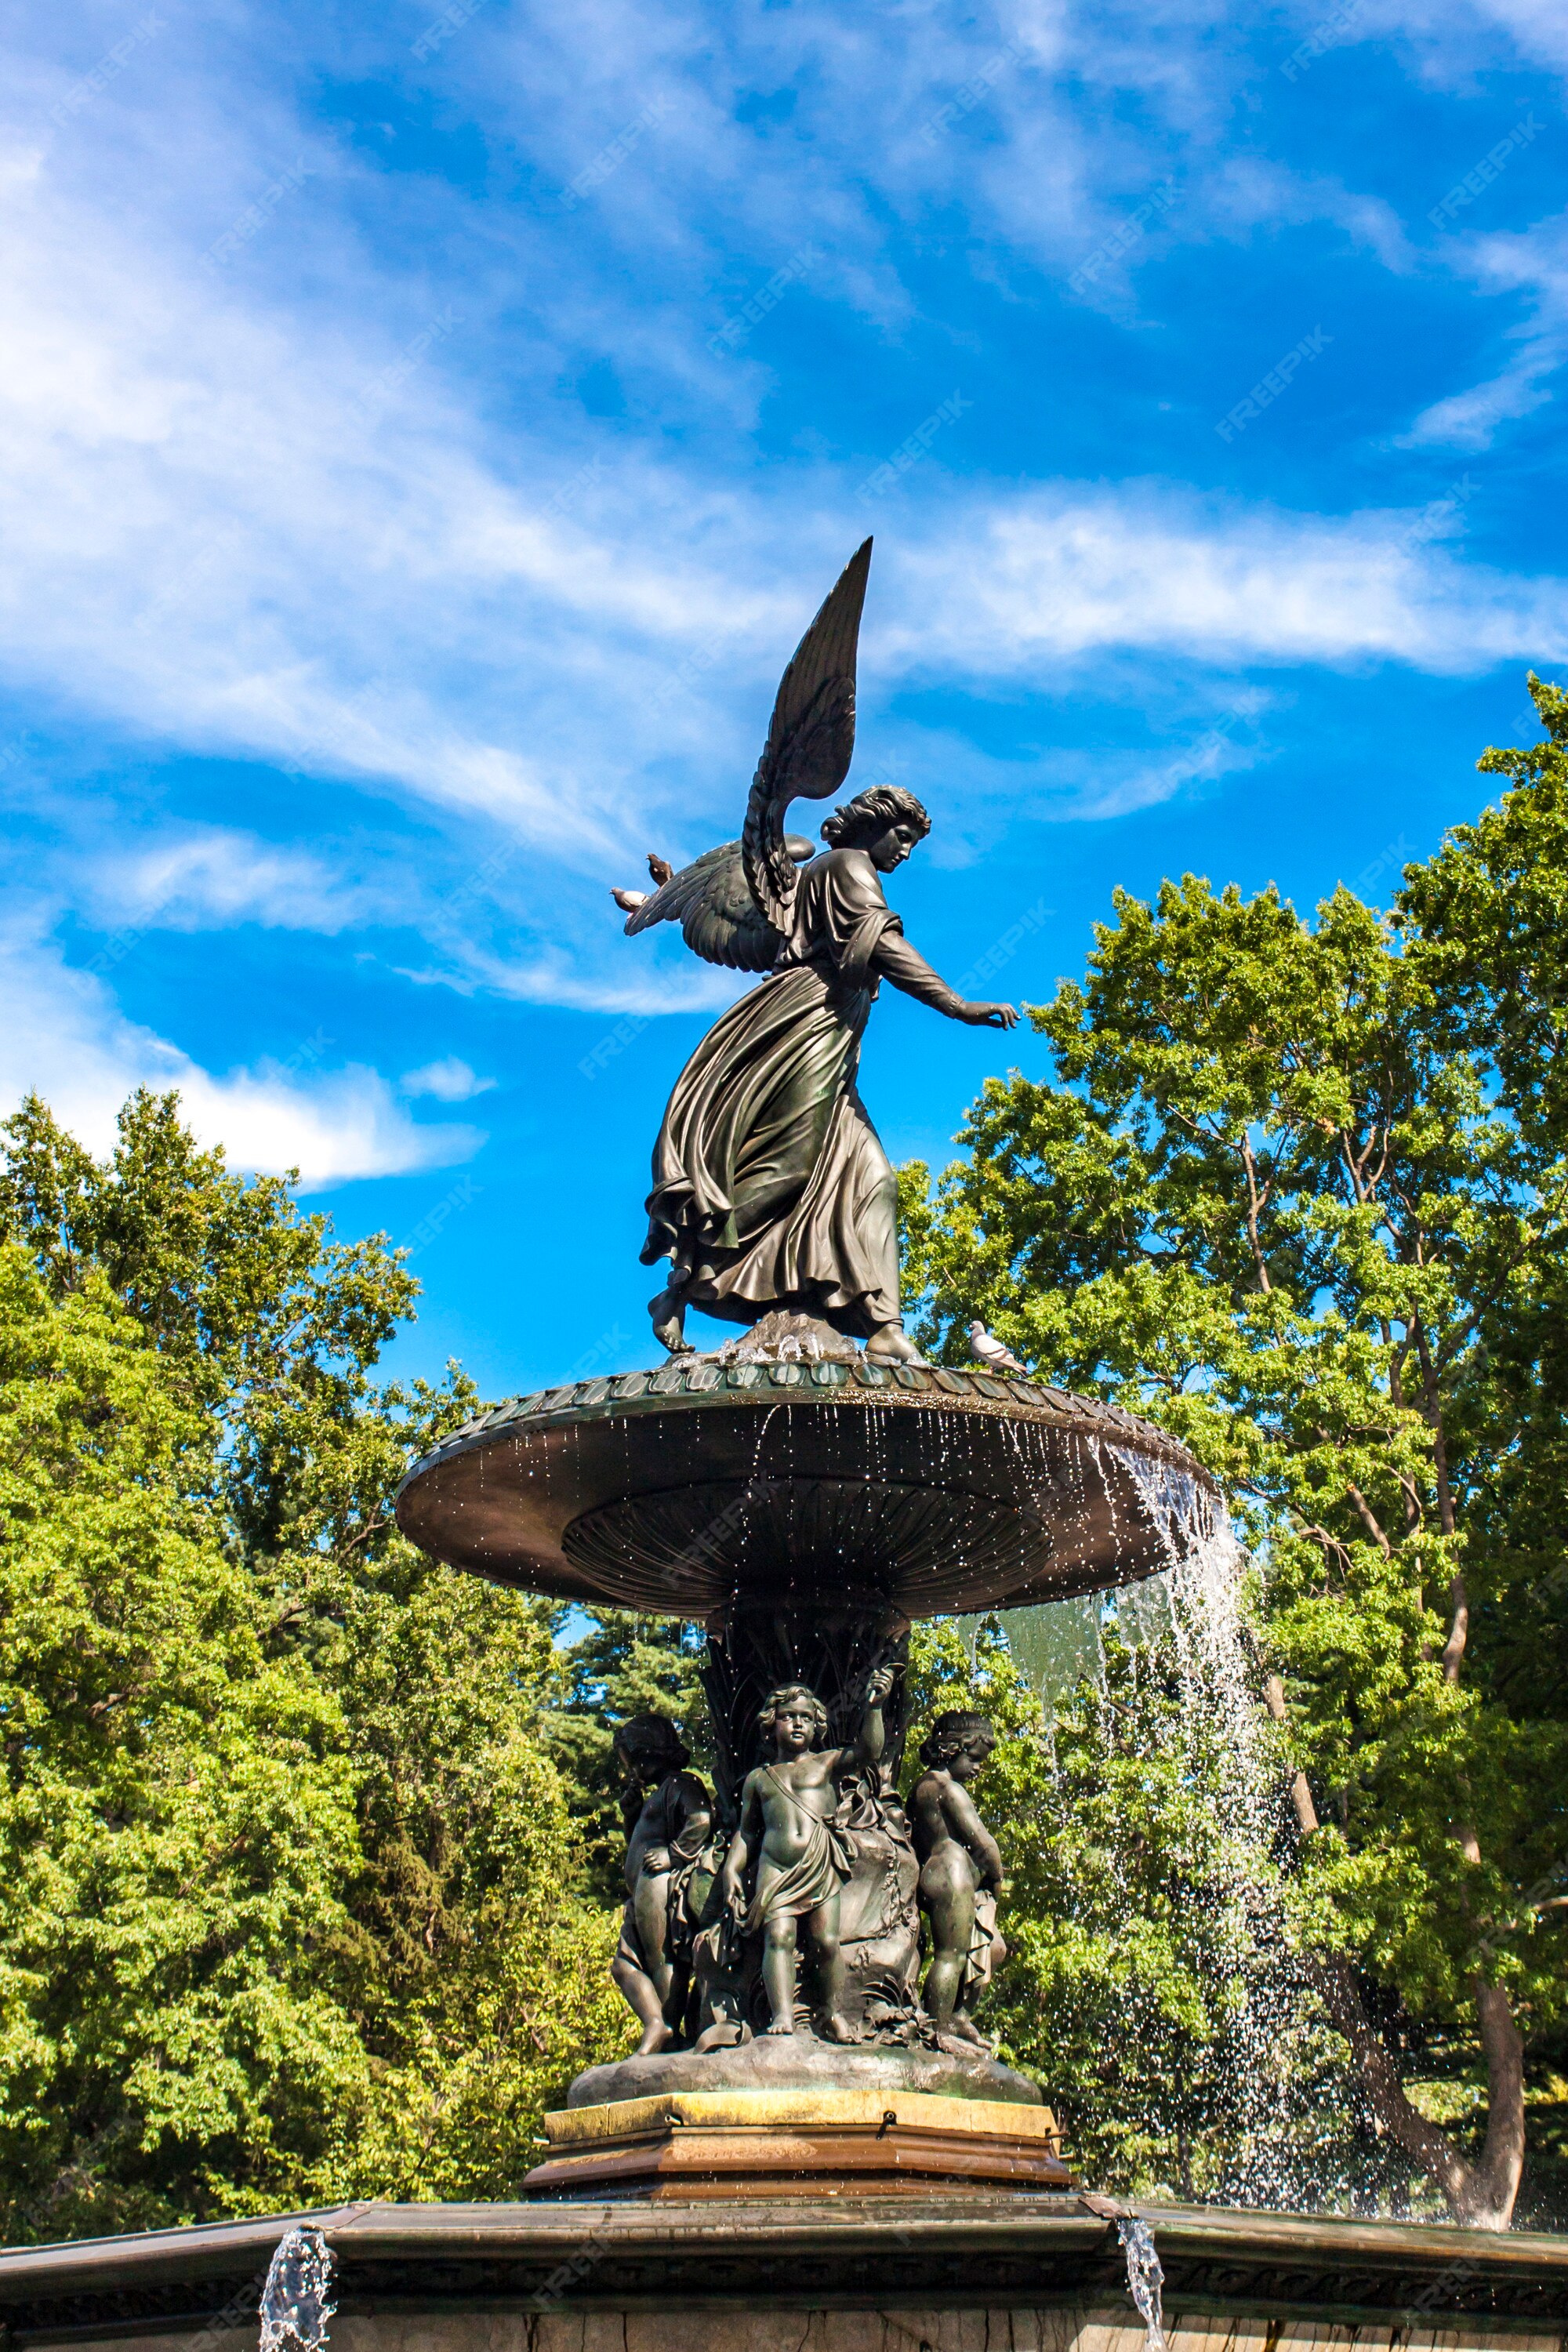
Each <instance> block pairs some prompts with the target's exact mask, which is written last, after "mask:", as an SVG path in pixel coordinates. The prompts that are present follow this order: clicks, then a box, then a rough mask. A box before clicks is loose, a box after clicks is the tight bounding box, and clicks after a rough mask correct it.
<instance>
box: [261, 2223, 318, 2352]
mask: <svg viewBox="0 0 1568 2352" xmlns="http://www.w3.org/2000/svg"><path fill="white" fill-rule="evenodd" d="M332 2267H333V2265H332V2250H331V2247H330V2246H329V2245H328V2243H327V2242H326V2240H325V2238H323V2237H322V2235H321V2231H320V2230H290V2231H289V2232H288V2234H287V2236H286V2237H283V2238H280V2239H279V2242H278V2245H277V2249H276V2251H275V2252H274V2253H273V2256H272V2261H271V2263H270V2265H269V2266H268V2273H267V2284H266V2285H265V2286H264V2287H263V2288H262V2290H261V2341H260V2345H259V2347H258V2352H321V2346H322V2345H323V2344H325V2342H326V2340H327V2322H328V2320H329V2319H331V2315H332V2314H333V2312H334V2311H335V2310H336V2309H337V2305H336V2304H335V2303H333V2301H332V2299H331V2294H332Z"/></svg>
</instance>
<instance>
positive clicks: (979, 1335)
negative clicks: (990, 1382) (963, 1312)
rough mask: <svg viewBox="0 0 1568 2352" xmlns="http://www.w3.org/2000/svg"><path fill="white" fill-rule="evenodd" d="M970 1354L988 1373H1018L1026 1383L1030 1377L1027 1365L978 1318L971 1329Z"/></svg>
mask: <svg viewBox="0 0 1568 2352" xmlns="http://www.w3.org/2000/svg"><path fill="white" fill-rule="evenodd" d="M969 1352H970V1354H971V1355H972V1356H973V1359H974V1360H975V1362H976V1363H977V1364H984V1367H985V1369H986V1370H987V1371H988V1372H1016V1373H1017V1374H1018V1376H1019V1377H1020V1379H1022V1380H1027V1379H1028V1377H1029V1368H1028V1366H1027V1364H1021V1363H1020V1362H1019V1361H1018V1359H1017V1357H1016V1355H1015V1354H1014V1353H1013V1350H1012V1349H1011V1348H1009V1347H1007V1346H1006V1345H1005V1343H1004V1342H1003V1341H1002V1340H1000V1339H997V1338H996V1336H995V1334H994V1332H991V1331H988V1330H987V1329H986V1328H985V1326H984V1323H982V1321H981V1320H980V1318H979V1317H978V1316H976V1317H975V1318H974V1320H973V1323H972V1324H971V1325H970V1327H969Z"/></svg>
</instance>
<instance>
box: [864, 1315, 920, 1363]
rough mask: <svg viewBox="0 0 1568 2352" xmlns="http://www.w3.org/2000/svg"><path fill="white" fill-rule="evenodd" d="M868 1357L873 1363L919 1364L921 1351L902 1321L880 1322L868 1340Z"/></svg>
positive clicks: (869, 1361)
mask: <svg viewBox="0 0 1568 2352" xmlns="http://www.w3.org/2000/svg"><path fill="white" fill-rule="evenodd" d="M866 1358H867V1361H868V1363H873V1364H918V1363H920V1362H921V1351H920V1349H918V1348H917V1347H916V1345H915V1343H914V1341H913V1340H912V1339H910V1335H909V1333H908V1332H907V1331H906V1330H905V1328H904V1327H903V1325H902V1324H901V1323H882V1324H879V1326H878V1328H877V1329H876V1330H875V1331H873V1332H872V1334H871V1336H870V1338H869V1339H868V1340H867V1342H866Z"/></svg>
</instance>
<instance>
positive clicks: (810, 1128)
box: [642, 849, 961, 1339]
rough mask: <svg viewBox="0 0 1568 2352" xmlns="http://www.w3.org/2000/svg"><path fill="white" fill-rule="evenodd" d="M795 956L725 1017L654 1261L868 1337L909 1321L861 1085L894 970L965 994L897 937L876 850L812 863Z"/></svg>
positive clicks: (663, 1146) (797, 909) (667, 1164)
mask: <svg viewBox="0 0 1568 2352" xmlns="http://www.w3.org/2000/svg"><path fill="white" fill-rule="evenodd" d="M793 914H794V921H793V927H792V929H791V931H790V934H789V937H788V939H787V940H786V941H785V944H784V951H783V953H782V954H781V955H780V957H779V960H778V962H777V963H776V964H775V966H774V968H773V971H772V973H771V974H770V975H769V977H768V978H767V979H766V980H764V981H763V982H762V983H761V985H760V986H759V987H757V988H754V989H752V991H751V992H750V993H749V994H748V995H745V996H742V998H741V999H740V1001H739V1003H735V1004H733V1005H731V1008H730V1010H729V1011H728V1012H727V1013H724V1014H723V1015H722V1016H721V1018H720V1019H719V1020H718V1021H716V1022H715V1023H714V1024H713V1027H712V1028H711V1029H710V1031H709V1033H708V1034H707V1036H706V1037H705V1038H704V1039H703V1040H702V1043H701V1044H700V1045H699V1046H698V1048H697V1051H696V1052H695V1053H694V1054H693V1055H692V1056H691V1059H690V1060H689V1062H688V1064H687V1065H686V1067H685V1069H684V1070H683V1071H682V1072H681V1074H680V1076H679V1078H678V1080H677V1081H676V1086H675V1091H674V1093H673V1094H672V1095H671V1096H670V1098H669V1107H668V1110H667V1111H666V1112H665V1115H664V1124H663V1126H662V1127H661V1128H660V1129H659V1136H658V1143H657V1144H656V1145H655V1147H654V1155H653V1190H652V1192H650V1193H649V1194H648V1200H647V1213H648V1234H647V1243H646V1244H645V1245H644V1248H643V1252H642V1256H643V1262H644V1264H645V1265H651V1264H652V1263H653V1261H654V1260H655V1259H656V1258H658V1257H663V1256H666V1255H672V1256H673V1257H674V1259H675V1262H676V1266H677V1269H678V1271H681V1272H686V1271H689V1276H690V1279H689V1286H687V1287H686V1288H685V1289H684V1291H683V1292H682V1294H681V1295H682V1296H683V1297H685V1298H686V1299H687V1300H688V1301H689V1304H690V1305H691V1306H693V1307H699V1308H700V1309H701V1310H702V1312H703V1313H705V1314H708V1315H712V1316H716V1317H718V1318H721V1320H723V1321H727V1322H731V1323H753V1322H755V1321H757V1320H758V1318H760V1317H761V1316H763V1315H764V1314H766V1313H767V1312H768V1310H769V1309H770V1308H771V1307H789V1308H792V1309H794V1310H795V1311H796V1312H798V1313H803V1314H811V1315H818V1316H821V1317H822V1318H824V1320H825V1321H826V1322H828V1323H830V1324H832V1325H833V1326H834V1327H835V1328H837V1329H838V1330H840V1331H844V1332H847V1333H849V1334H850V1335H852V1336H854V1337H857V1338H861V1339H864V1338H868V1336H869V1335H870V1334H871V1332H873V1331H874V1330H876V1329H877V1328H879V1326H881V1325H883V1324H887V1323H893V1322H896V1321H897V1320H898V1317H899V1238H898V1181H897V1179H896V1178H895V1176H894V1174H893V1171H892V1168H891V1167H890V1165H889V1160H888V1156H887V1154H886V1152H885V1151H884V1150H882V1147H881V1144H880V1143H879V1140H878V1139H877V1130H876V1129H875V1128H874V1127H873V1126H872V1124H871V1122H870V1120H869V1118H868V1117H867V1115H866V1109H865V1106H864V1105H863V1104H862V1102H861V1100H860V1097H859V1094H858V1091H857V1088H856V1076H857V1072H858V1067H859V1060H860V1039H861V1035H862V1034H863V1032H864V1030H865V1027H866V1022H867V1018H868V1014H869V1013H870V1009H871V1003H872V1000H873V999H874V997H875V996H876V994H877V991H878V988H879V985H880V982H881V980H882V978H883V977H887V978H889V979H890V980H892V981H893V982H895V983H896V985H898V986H900V987H901V988H906V989H908V990H909V992H910V993H911V994H913V995H918V996H921V997H922V998H924V999H925V1001H926V1002H927V1003H931V1004H934V1005H936V1006H937V1007H938V1009H939V1010H941V1011H943V1012H951V1011H952V1010H954V1009H955V1008H956V1007H958V1006H959V1004H960V1003H961V1000H960V999H959V998H957V997H956V996H955V995H954V994H953V992H952V990H951V989H949V988H948V987H947V986H946V985H945V983H944V982H942V981H940V980H939V979H938V978H937V975H936V974H935V973H934V972H933V971H931V967H930V966H929V965H928V964H926V963H925V962H924V961H923V959H922V958H921V957H920V956H918V955H917V954H916V953H915V951H914V950H913V949H912V948H910V946H909V945H908V944H907V942H906V941H905V940H904V939H903V937H902V932H903V925H902V924H901V923H900V919H899V918H898V916H897V915H895V914H894V913H893V912H892V910H891V908H889V905H888V902H887V900H886V898H884V897H883V895H882V878H881V876H880V874H879V872H878V870H877V868H876V866H874V865H873V864H872V863H871V860H870V858H869V856H868V855H867V853H866V852H865V851H864V850H863V849H835V850H831V851H829V852H828V853H827V855H826V856H822V857H817V858H814V859H813V861H812V862H811V864H810V865H809V866H805V867H804V868H803V869H802V872H801V875H800V878H799V881H798V882H797V884H796V886H795V903H794V909H793Z"/></svg>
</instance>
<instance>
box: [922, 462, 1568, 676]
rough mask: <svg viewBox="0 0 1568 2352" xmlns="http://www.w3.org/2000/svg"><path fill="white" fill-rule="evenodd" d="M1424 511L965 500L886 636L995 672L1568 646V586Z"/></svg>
mask: <svg viewBox="0 0 1568 2352" xmlns="http://www.w3.org/2000/svg"><path fill="white" fill-rule="evenodd" d="M1411 523H1412V518H1411V516H1410V515H1409V514H1404V515H1398V514H1395V515H1390V514H1387V513H1372V514H1364V515H1351V516H1347V517H1345V518H1343V519H1339V518H1330V517H1326V516H1321V515H1302V514H1290V513H1289V512H1285V511H1281V510H1279V509H1259V508H1258V507H1247V506H1242V505H1240V504H1239V503H1237V502H1234V501H1230V500H1219V499H1197V498H1194V497H1193V496H1191V495H1190V494H1187V493H1184V492H1182V491H1179V490H1173V489H1171V488H1167V487H1165V486H1162V485H1149V486H1139V485H1135V484H1130V485H1125V486H1123V487H1121V488H1117V489H1114V490H1106V491H1092V490H1086V489H1084V488H1080V487H1079V486H1077V485H1071V486H1066V487H1063V488H1055V487H1050V486H1042V487H1041V488H1038V489H1037V490H1033V491H1029V492H1026V493H1024V494H1022V495H1016V496H1013V497H1009V498H1005V499H998V498H994V497H993V498H991V499H987V500H985V501H984V502H982V501H980V500H978V499H974V500H972V499H969V498H964V499H958V500H955V501H954V502H953V506H952V508H950V509H948V510H947V511H946V512H944V513H943V514H942V517H941V518H940V520H938V521H937V522H936V523H935V525H934V527H931V526H930V525H928V528H927V530H926V532H925V533H924V535H923V538H922V541H921V543H919V544H915V545H906V546H905V547H904V548H902V549H900V551H899V552H898V553H897V554H896V555H895V557H894V558H893V559H892V562H891V564H890V566H889V569H890V570H892V572H894V575H895V578H894V587H893V594H892V598H891V602H892V604H893V605H894V613H893V615H892V616H891V617H889V619H888V620H887V621H886V622H885V623H884V624H883V625H882V627H881V629H880V631H879V635H880V636H881V638H882V640H883V642H884V645H885V647H886V650H887V652H888V654H889V656H891V658H892V660H893V662H894V664H895V666H896V667H897V668H898V669H900V670H906V669H914V668H922V667H923V668H925V669H926V670H928V671H940V672H945V673H947V674H948V675H950V676H951V675H952V674H954V673H959V672H966V673H968V674H970V675H971V676H973V677H987V676H989V677H994V678H1006V677H1014V678H1016V677H1026V676H1028V675H1029V674H1030V673H1031V672H1033V674H1035V675H1036V676H1038V675H1039V674H1040V670H1041V667H1042V665H1045V664H1052V663H1058V662H1072V663H1078V662H1080V661H1081V660H1082V659H1083V658H1084V657H1085V656H1088V655H1090V654H1093V653H1095V652H1097V651H1100V650H1105V651H1110V650H1111V649H1118V650H1142V651H1154V652H1160V653H1165V654H1181V655H1185V656H1188V657H1189V658H1192V659H1195V660H1199V661H1205V662H1211V663H1215V664H1231V663H1246V662H1270V663H1272V662H1290V663H1295V662H1326V663H1344V662H1355V661H1364V660H1368V659H1374V660H1393V661H1399V662H1405V663H1408V664H1410V665H1411V666H1412V667H1415V668H1418V669H1426V670H1433V671H1439V672H1441V671H1459V672H1463V671H1466V670H1477V669H1481V668H1485V667H1490V666H1491V665H1492V664H1493V663H1495V662H1499V661H1502V660H1510V659H1519V658H1541V659H1549V658H1556V657H1558V656H1559V655H1560V654H1561V653H1562V652H1563V650H1564V649H1568V595H1565V593H1564V583H1563V582H1562V581H1560V580H1555V579H1550V578H1549V579H1544V580H1541V581H1530V580H1522V579H1519V578H1515V577H1510V576H1509V575H1507V574H1499V573H1495V572H1492V573H1489V572H1485V571H1484V570H1482V569H1481V568H1480V567H1479V566H1475V565H1466V564H1464V563H1462V562H1459V561H1458V560H1457V559H1456V558H1455V557H1454V556H1453V555H1451V554H1450V553H1448V552H1447V550H1445V549H1443V548H1441V547H1437V546H1433V545H1429V544H1426V543H1423V541H1421V540H1419V539H1417V538H1415V537H1414V536H1413V534H1412V530H1411Z"/></svg>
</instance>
